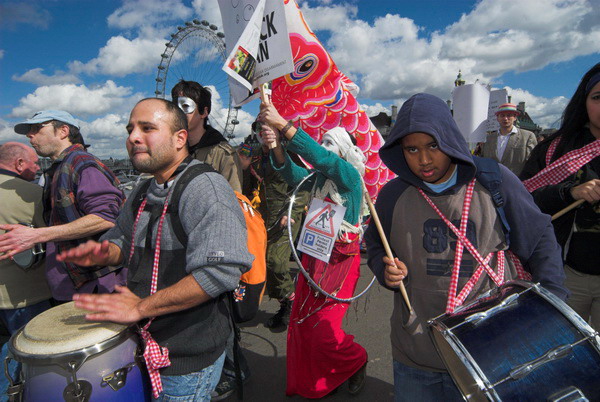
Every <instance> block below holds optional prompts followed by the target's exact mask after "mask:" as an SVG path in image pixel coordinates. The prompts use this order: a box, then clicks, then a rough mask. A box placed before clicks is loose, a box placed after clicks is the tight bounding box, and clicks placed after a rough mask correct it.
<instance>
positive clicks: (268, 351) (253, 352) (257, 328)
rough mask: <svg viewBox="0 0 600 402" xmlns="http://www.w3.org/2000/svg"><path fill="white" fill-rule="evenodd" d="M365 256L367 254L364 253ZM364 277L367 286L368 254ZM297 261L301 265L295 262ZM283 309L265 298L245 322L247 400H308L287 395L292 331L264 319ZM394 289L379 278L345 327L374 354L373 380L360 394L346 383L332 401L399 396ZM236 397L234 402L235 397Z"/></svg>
mask: <svg viewBox="0 0 600 402" xmlns="http://www.w3.org/2000/svg"><path fill="white" fill-rule="evenodd" d="M363 257H364V256H363ZM362 262H363V264H362V266H361V274H362V275H361V278H360V280H359V284H358V287H357V289H359V290H362V289H364V288H365V286H366V285H367V284H368V282H369V281H370V280H371V278H372V277H373V275H372V274H371V271H370V270H369V268H368V267H367V266H366V260H365V259H364V258H363V261H362ZM294 265H295V264H294ZM278 308H279V303H278V302H277V301H275V300H269V299H268V297H265V298H264V300H263V303H262V304H261V309H260V311H259V312H258V314H257V317H256V318H255V319H254V320H252V321H250V322H248V323H245V324H242V328H241V330H242V342H241V345H242V347H243V348H244V355H245V356H246V358H247V359H248V362H249V364H250V369H251V371H252V375H251V377H250V381H248V383H246V385H245V386H244V400H247V401H285V400H304V398H301V397H299V396H295V397H293V398H286V397H285V376H286V366H285V359H286V332H281V331H280V332H275V331H272V330H270V329H268V328H265V326H264V325H263V323H264V322H265V321H266V320H267V318H268V317H269V316H270V315H271V314H274V313H275V312H276V311H277V309H278ZM391 313H392V293H391V292H390V291H388V290H386V289H384V288H382V287H381V286H379V284H378V283H377V282H376V283H375V284H374V285H373V286H372V288H371V290H370V291H369V292H368V293H367V294H366V295H365V296H363V297H362V298H360V299H358V300H357V301H355V302H353V304H352V305H351V306H350V308H349V309H348V313H347V315H346V318H345V320H344V329H345V330H346V331H347V332H348V333H350V334H352V335H354V336H355V337H356V341H357V342H358V343H360V344H361V345H362V346H363V347H364V348H365V349H366V350H367V353H368V355H369V364H368V366H367V380H366V383H365V387H364V389H363V391H362V392H361V393H360V394H359V395H356V396H352V395H350V394H349V393H348V391H347V389H346V388H345V387H342V389H340V390H339V391H338V392H337V393H336V394H334V395H332V396H330V397H328V398H327V401H357V402H358V401H391V400H392V399H393V375H392V357H391V349H390V338H389V334H390V324H389V318H390V316H391ZM235 399H236V398H235V397H234V396H232V397H230V398H228V399H227V400H228V401H234V400H235Z"/></svg>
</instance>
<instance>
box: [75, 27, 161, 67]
mask: <svg viewBox="0 0 600 402" xmlns="http://www.w3.org/2000/svg"><path fill="white" fill-rule="evenodd" d="M164 49H165V40H164V39H162V38H158V39H143V38H135V39H127V38H125V37H123V36H114V37H112V38H110V39H109V40H108V42H107V43H106V46H104V47H103V48H101V49H100V51H99V54H98V57H97V58H95V59H92V60H91V61H89V62H87V63H82V62H80V61H74V62H71V63H70V66H69V67H70V70H71V71H72V72H74V73H80V72H84V73H87V74H92V75H93V74H105V75H110V76H115V77H123V76H126V75H128V74H132V73H146V72H149V71H150V70H152V69H153V68H155V67H156V65H157V64H158V59H159V55H160V54H161V53H162V51H163V50H164Z"/></svg>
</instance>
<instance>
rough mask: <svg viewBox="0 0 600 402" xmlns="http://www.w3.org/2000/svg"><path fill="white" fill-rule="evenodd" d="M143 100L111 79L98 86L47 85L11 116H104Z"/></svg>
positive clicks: (30, 95)
mask: <svg viewBox="0 0 600 402" xmlns="http://www.w3.org/2000/svg"><path fill="white" fill-rule="evenodd" d="M142 97H143V96H141V95H140V94H135V95H133V94H132V90H131V88H129V87H122V86H118V85H117V84H115V83H114V82H113V81H110V80H109V81H106V83H104V84H103V85H99V86H95V87H87V86H85V85H74V84H65V85H47V86H42V87H38V88H37V89H36V90H35V91H34V92H33V93H32V94H29V95H27V96H25V97H24V98H21V99H20V100H19V106H17V107H15V108H13V110H12V113H11V116H12V117H29V116H31V115H32V114H33V113H35V112H37V111H40V110H45V109H60V110H66V111H68V112H70V113H71V114H73V115H75V116H76V117H78V116H94V115H102V114H105V113H110V112H114V111H115V110H119V109H122V108H123V107H129V106H133V103H135V100H137V99H141V98H142ZM134 99H135V100H134Z"/></svg>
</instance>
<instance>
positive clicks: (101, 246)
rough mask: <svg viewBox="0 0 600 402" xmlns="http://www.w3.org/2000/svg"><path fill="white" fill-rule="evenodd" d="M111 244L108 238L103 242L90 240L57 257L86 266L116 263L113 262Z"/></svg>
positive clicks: (59, 259) (60, 259)
mask: <svg viewBox="0 0 600 402" xmlns="http://www.w3.org/2000/svg"><path fill="white" fill-rule="evenodd" d="M110 244H111V243H110V242H109V241H108V240H104V241H103V242H102V243H98V242H97V241H94V240H88V241H87V242H86V243H83V244H80V245H79V246H77V247H74V248H72V249H69V250H65V251H63V252H62V253H60V254H57V256H56V259H57V260H58V261H64V262H72V263H74V264H77V265H81V266H84V267H91V266H94V265H114V264H112V263H111V262H113V261H111V253H110V247H111V246H110Z"/></svg>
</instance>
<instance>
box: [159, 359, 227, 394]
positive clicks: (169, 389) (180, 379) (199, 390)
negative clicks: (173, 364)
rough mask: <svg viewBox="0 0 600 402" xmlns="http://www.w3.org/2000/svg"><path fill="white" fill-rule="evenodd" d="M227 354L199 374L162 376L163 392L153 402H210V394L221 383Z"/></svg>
mask: <svg viewBox="0 0 600 402" xmlns="http://www.w3.org/2000/svg"><path fill="white" fill-rule="evenodd" d="M224 361H225V352H223V354H222V355H221V356H220V357H219V358H218V359H217V360H216V361H215V362H214V363H213V364H212V365H211V366H208V367H205V368H203V369H202V370H200V371H198V372H197V373H190V374H185V375H171V376H166V375H163V376H161V380H162V384H163V392H162V393H161V394H160V395H159V397H158V399H154V398H152V400H153V401H161V402H167V401H178V402H201V401H206V402H208V401H210V393H211V392H212V391H213V390H214V389H215V387H216V386H217V384H218V383H219V377H220V376H221V370H223V362H224Z"/></svg>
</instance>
